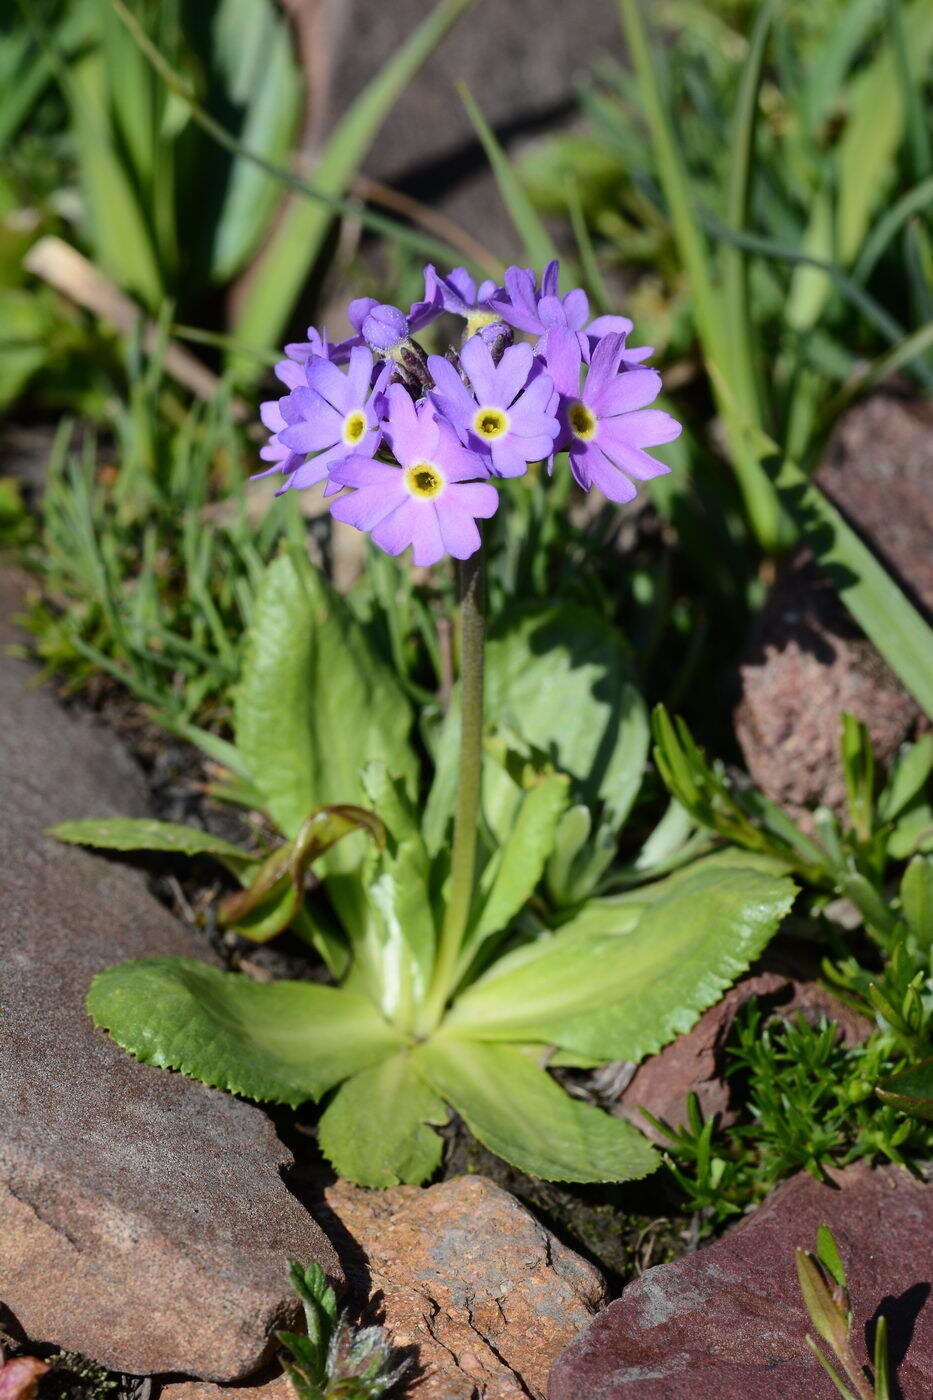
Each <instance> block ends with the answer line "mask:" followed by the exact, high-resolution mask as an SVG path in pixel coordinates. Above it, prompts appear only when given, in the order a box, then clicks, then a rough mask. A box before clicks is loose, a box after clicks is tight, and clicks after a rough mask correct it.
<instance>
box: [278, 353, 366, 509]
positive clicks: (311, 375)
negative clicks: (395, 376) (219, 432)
mask: <svg viewBox="0 0 933 1400" xmlns="http://www.w3.org/2000/svg"><path fill="white" fill-rule="evenodd" d="M388 373H389V371H388V369H383V370H382V371H381V372H380V373H379V374H378V375H377V377H376V382H375V384H373V357H372V353H371V352H370V351H369V350H368V349H367V348H366V347H365V346H355V347H354V348H353V350H351V352H350V363H349V366H348V368H347V372H346V374H344V373H343V371H342V370H340V369H338V368H337V366H336V365H335V364H333V363H332V362H331V361H330V360H325V359H322V358H321V357H320V356H318V357H315V358H313V359H311V360H309V361H308V363H307V365H306V366H305V369H304V378H305V382H304V384H299V385H298V386H297V387H296V388H295V389H293V390H292V392H291V393H290V394H288V395H287V396H286V397H285V398H284V399H282V400H280V402H279V404H278V405H277V409H278V416H276V414H275V413H274V412H270V413H269V414H268V416H267V417H264V419H263V421H264V422H266V425H267V426H268V427H273V428H274V433H275V439H274V441H275V444H276V446H275V450H276V452H278V451H279V449H280V448H282V449H285V450H287V451H288V452H290V453H291V454H293V455H297V456H298V457H299V462H298V464H295V465H291V464H288V465H282V467H281V470H282V471H283V472H285V473H286V475H287V476H288V481H287V482H286V484H285V486H283V487H282V490H283V491H287V490H288V489H289V488H291V487H294V488H295V489H296V490H302V489H303V488H304V487H306V486H314V485H315V484H316V483H317V482H319V481H323V480H324V479H325V477H327V476H328V475H329V473H330V472H331V470H332V468H333V467H335V466H336V465H337V464H338V463H339V462H342V461H343V460H344V458H345V457H349V456H351V455H352V454H354V453H357V452H358V453H362V454H364V455H370V456H371V455H372V454H373V453H374V452H375V450H376V448H377V447H378V446H379V441H380V438H381V436H382V427H381V424H380V421H379V415H378V413H377V405H378V401H379V399H380V398H381V394H382V390H383V389H384V387H385V382H386V379H387V378H388ZM264 407H267V405H264ZM279 417H280V418H281V419H282V420H283V422H284V427H283V426H280V425H279V423H278V418H279ZM308 453H314V454H315V455H314V456H312V457H311V458H310V459H309V460H307V461H305V460H303V459H304V458H305V457H307V454H308ZM325 494H327V495H330V494H332V491H330V490H328V491H327V492H325Z"/></svg>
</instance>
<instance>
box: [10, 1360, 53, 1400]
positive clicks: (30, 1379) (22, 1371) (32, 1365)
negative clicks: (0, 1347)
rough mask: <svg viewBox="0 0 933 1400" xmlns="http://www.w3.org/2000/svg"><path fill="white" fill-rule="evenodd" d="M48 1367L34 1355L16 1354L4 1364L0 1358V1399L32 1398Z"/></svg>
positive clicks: (23, 1399)
mask: <svg viewBox="0 0 933 1400" xmlns="http://www.w3.org/2000/svg"><path fill="white" fill-rule="evenodd" d="M48 1369H49V1367H48V1363H47V1362H45V1361H40V1360H39V1359H38V1358H37V1357H35V1356H17V1357H16V1358H15V1359H14V1360H13V1361H8V1362H7V1363H6V1364H5V1365H4V1364H3V1361H2V1360H0V1400H34V1397H35V1395H36V1394H37V1392H38V1390H39V1382H40V1380H41V1379H42V1377H43V1376H44V1375H45V1374H46V1372H47V1371H48Z"/></svg>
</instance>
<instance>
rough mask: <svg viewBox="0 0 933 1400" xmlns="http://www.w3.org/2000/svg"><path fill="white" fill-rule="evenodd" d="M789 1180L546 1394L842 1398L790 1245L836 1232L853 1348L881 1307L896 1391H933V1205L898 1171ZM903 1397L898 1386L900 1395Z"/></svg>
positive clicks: (574, 1358) (556, 1374)
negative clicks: (822, 1357) (813, 1349)
mask: <svg viewBox="0 0 933 1400" xmlns="http://www.w3.org/2000/svg"><path fill="white" fill-rule="evenodd" d="M835 1182H836V1184H835V1185H825V1184H823V1183H820V1182H817V1181H815V1180H814V1179H813V1178H812V1177H811V1176H808V1175H807V1174H806V1173H801V1174H800V1175H799V1176H796V1177H793V1178H792V1179H791V1180H790V1181H788V1182H786V1183H785V1184H784V1185H783V1186H782V1187H780V1189H779V1190H777V1191H775V1193H774V1195H773V1196H771V1197H770V1198H769V1199H768V1200H767V1201H765V1203H764V1205H762V1206H761V1207H760V1208H759V1209H758V1210H757V1211H755V1212H754V1214H753V1215H751V1216H749V1217H747V1218H746V1219H745V1220H743V1221H742V1222H741V1224H739V1225H737V1226H736V1227H735V1228H734V1229H733V1230H731V1231H730V1232H729V1234H727V1235H726V1236H725V1237H724V1238H723V1239H721V1240H719V1241H717V1242H716V1243H715V1244H711V1245H707V1246H706V1248H705V1249H701V1250H699V1251H698V1252H697V1253H696V1254H690V1255H686V1256H684V1257H683V1258H680V1259H677V1260H675V1261H674V1262H673V1263H670V1264H662V1265H659V1266H658V1267H657V1268H654V1269H649V1270H648V1271H647V1272H646V1273H644V1274H643V1275H642V1276H641V1278H639V1279H636V1281H635V1282H634V1283H631V1284H629V1286H628V1287H627V1288H626V1289H625V1290H624V1292H623V1293H622V1296H621V1298H619V1299H618V1300H617V1301H616V1302H615V1303H612V1304H610V1306H609V1307H608V1308H606V1309H604V1310H603V1312H601V1313H600V1314H599V1315H598V1316H597V1317H596V1318H594V1320H593V1321H592V1322H591V1323H590V1325H589V1326H588V1327H587V1329H586V1331H585V1332H583V1333H581V1335H580V1336H579V1337H577V1338H576V1340H575V1341H573V1342H572V1343H571V1344H570V1346H569V1347H567V1349H566V1351H564V1352H563V1353H562V1354H561V1355H560V1356H559V1357H558V1359H557V1361H556V1362H555V1363H554V1367H553V1369H552V1371H551V1378H550V1388H549V1391H548V1395H549V1400H697V1397H709V1400H802V1397H806V1400H838V1393H837V1391H836V1390H835V1389H834V1387H833V1385H832V1383H831V1381H830V1380H829V1378H828V1377H827V1375H826V1374H825V1372H824V1371H823V1370H822V1369H821V1367H820V1365H819V1363H818V1362H817V1361H816V1360H815V1358H814V1357H813V1356H812V1355H811V1353H810V1351H809V1349H808V1348H807V1345H806V1342H805V1341H804V1338H805V1336H806V1335H807V1333H808V1332H810V1333H812V1332H813V1327H812V1325H811V1323H810V1321H809V1319H808V1317H807V1315H806V1312H805V1310H804V1307H803V1303H802V1301H801V1297H800V1289H799V1286H798V1283H797V1274H796V1269H795V1266H794V1249H795V1248H796V1247H798V1246H799V1247H802V1248H805V1249H812V1248H813V1247H814V1242H815V1237H816V1231H817V1227H818V1226H819V1225H823V1224H826V1225H829V1227H830V1228H831V1229H832V1231H833V1233H834V1235H835V1237H836V1241H837V1243H838V1245H839V1250H840V1253H841V1255H842V1259H843V1262H844V1264H845V1267H846V1271H847V1274H848V1282H849V1290H850V1294H851V1300H852V1308H853V1312H854V1317H855V1321H854V1327H853V1334H852V1335H853V1343H854V1346H855V1349H856V1354H857V1355H858V1356H859V1357H860V1358H861V1359H862V1360H863V1361H866V1362H867V1360H868V1356H867V1352H866V1349H865V1328H866V1324H868V1323H869V1322H871V1321H872V1320H873V1319H874V1318H876V1317H877V1315H878V1313H879V1312H883V1313H884V1315H885V1317H886V1318H887V1321H888V1330H889V1337H890V1351H891V1357H892V1361H893V1363H894V1365H895V1367H896V1373H897V1379H898V1382H899V1384H900V1386H901V1390H902V1392H903V1394H904V1396H906V1397H909V1398H910V1400H920V1397H921V1396H928V1395H930V1393H931V1387H933V1308H931V1307H929V1306H928V1305H927V1300H928V1298H929V1294H930V1249H929V1241H930V1238H931V1231H933V1197H931V1194H930V1190H929V1188H927V1187H924V1186H923V1185H921V1184H920V1183H918V1182H917V1181H916V1180H915V1179H914V1178H913V1177H912V1176H910V1175H909V1173H907V1172H906V1171H904V1170H902V1169H901V1168H899V1167H884V1168H882V1169H880V1170H878V1171H872V1170H871V1169H870V1168H868V1167H866V1166H864V1165H861V1164H860V1165H858V1166H854V1167H849V1168H847V1169H846V1170H845V1171H843V1172H839V1173H837V1174H835ZM896 1393H899V1392H896Z"/></svg>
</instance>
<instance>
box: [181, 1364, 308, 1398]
mask: <svg viewBox="0 0 933 1400" xmlns="http://www.w3.org/2000/svg"><path fill="white" fill-rule="evenodd" d="M159 1400H295V1392H294V1390H293V1389H292V1386H291V1382H290V1381H289V1379H288V1377H287V1376H286V1375H285V1374H284V1373H283V1372H281V1371H279V1372H278V1374H276V1375H274V1376H272V1377H271V1378H270V1379H269V1380H267V1381H264V1382H263V1383H262V1384H261V1385H257V1384H253V1385H215V1384H214V1383H213V1382H212V1381H171V1382H169V1384H168V1385H163V1386H162V1388H161V1390H160V1391H159Z"/></svg>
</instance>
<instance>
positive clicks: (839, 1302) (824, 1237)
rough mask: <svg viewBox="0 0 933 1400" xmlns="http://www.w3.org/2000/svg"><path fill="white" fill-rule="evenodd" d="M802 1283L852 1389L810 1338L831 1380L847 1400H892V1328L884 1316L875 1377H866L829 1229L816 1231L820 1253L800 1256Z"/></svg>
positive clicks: (842, 1269)
mask: <svg viewBox="0 0 933 1400" xmlns="http://www.w3.org/2000/svg"><path fill="white" fill-rule="evenodd" d="M795 1258H796V1263H797V1278H798V1279H799V1281H800V1292H801V1294H802V1295H803V1301H804V1306H805V1307H806V1309H807V1312H808V1314H809V1316H810V1321H811V1322H812V1323H813V1326H814V1327H815V1329H816V1331H817V1332H818V1333H819V1335H820V1336H821V1337H822V1339H823V1341H824V1342H826V1344H827V1345H828V1347H829V1348H830V1351H831V1352H832V1355H833V1356H834V1357H835V1359H836V1361H837V1363H838V1364H839V1365H840V1366H841V1367H842V1370H843V1372H844V1374H845V1376H846V1377H847V1379H848V1381H849V1383H850V1385H851V1387H852V1389H850V1388H849V1385H846V1384H845V1382H844V1381H843V1380H842V1379H841V1377H840V1376H839V1373H838V1372H837V1370H836V1369H835V1367H834V1366H833V1365H832V1363H831V1362H830V1361H828V1360H827V1358H826V1357H825V1356H824V1355H823V1352H822V1351H821V1350H820V1347H819V1345H818V1344H817V1343H816V1342H815V1341H814V1339H813V1338H812V1337H810V1336H808V1337H807V1338H806V1343H807V1346H808V1347H809V1348H810V1350H811V1351H812V1352H813V1355H814V1356H815V1357H816V1359H817V1361H819V1363H820V1365H821V1366H822V1367H823V1370H824V1371H825V1372H826V1374H827V1375H828V1376H829V1378H830V1380H831V1381H832V1383H833V1385H834V1386H835V1387H836V1389H837V1390H838V1392H839V1394H840V1395H841V1396H842V1397H843V1400H891V1397H892V1394H893V1390H892V1385H893V1381H892V1376H891V1372H890V1369H889V1364H888V1325H887V1321H886V1319H885V1316H884V1314H883V1313H881V1314H879V1316H878V1320H877V1322H876V1323H875V1334H874V1342H873V1347H872V1350H873V1358H874V1370H875V1374H874V1377H873V1378H872V1377H870V1376H869V1375H866V1368H865V1367H864V1366H862V1364H861V1363H860V1362H859V1359H858V1357H857V1356H856V1354H855V1350H854V1347H853V1345H852V1308H851V1306H850V1304H849V1294H848V1291H847V1289H846V1272H845V1266H844V1265H843V1262H842V1259H841V1257H840V1254H839V1249H838V1246H837V1244H836V1241H835V1239H834V1237H833V1234H832V1231H831V1230H830V1228H829V1226H828V1225H821V1226H820V1227H819V1229H818V1230H817V1232H816V1253H815V1254H814V1253H811V1251H810V1250H807V1249H798V1250H796V1251H795Z"/></svg>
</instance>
